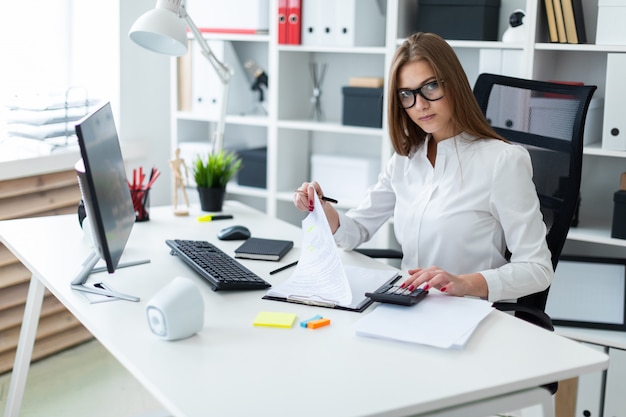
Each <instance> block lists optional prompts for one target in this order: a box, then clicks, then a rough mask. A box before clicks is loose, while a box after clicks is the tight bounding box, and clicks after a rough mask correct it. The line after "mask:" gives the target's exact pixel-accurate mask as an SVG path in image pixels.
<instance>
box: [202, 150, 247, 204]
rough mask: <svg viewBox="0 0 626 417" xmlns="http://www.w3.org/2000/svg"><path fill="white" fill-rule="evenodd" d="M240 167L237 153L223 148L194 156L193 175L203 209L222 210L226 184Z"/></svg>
mask: <svg viewBox="0 0 626 417" xmlns="http://www.w3.org/2000/svg"><path fill="white" fill-rule="evenodd" d="M240 169H241V159H240V158H239V157H238V156H237V154H235V153H233V152H228V151H225V150H223V149H222V150H220V151H219V152H216V153H209V154H208V155H207V156H206V157H204V158H203V157H202V156H201V155H198V156H197V157H196V161H195V163H194V164H193V175H194V179H195V180H196V185H197V186H198V193H199V196H200V208H201V209H202V210H203V211H222V206H223V203H224V195H225V194H226V184H227V183H228V181H230V180H231V179H232V178H233V177H234V176H235V174H237V172H238V171H239V170H240Z"/></svg>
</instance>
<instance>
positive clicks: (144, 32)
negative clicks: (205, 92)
mask: <svg viewBox="0 0 626 417" xmlns="http://www.w3.org/2000/svg"><path fill="white" fill-rule="evenodd" d="M185 22H186V23H187V25H188V26H189V29H190V30H191V32H192V33H193V35H194V37H195V39H196V41H198V43H199V44H200V48H201V49H202V55H204V56H205V57H206V59H207V60H208V61H209V62H210V63H211V66H212V67H213V69H214V70H215V72H216V73H217V75H218V77H219V79H220V81H221V82H222V87H223V88H222V102H221V108H220V117H219V120H218V122H217V128H216V130H215V134H214V137H213V153H217V152H219V151H220V150H221V149H222V148H223V147H224V125H225V123H226V108H227V103H228V85H229V83H230V79H231V78H232V76H233V71H232V69H231V68H230V67H229V66H228V65H226V64H225V63H223V62H221V61H220V60H219V59H217V57H216V56H215V54H213V51H211V48H210V47H209V45H208V44H207V42H206V40H205V39H204V37H203V36H202V33H200V30H199V29H198V27H197V26H196V25H195V24H194V23H193V20H191V17H189V14H188V13H187V9H186V8H185V1H184V0H157V2H156V6H155V7H154V9H152V10H150V11H148V12H146V13H144V14H143V15H142V16H141V17H139V19H137V21H136V22H135V23H134V24H133V26H132V27H131V28H130V32H129V34H128V35H129V36H130V39H131V40H133V41H134V42H135V43H137V44H138V45H140V46H142V47H144V48H146V49H149V50H150V51H153V52H158V53H160V54H165V55H171V56H181V55H184V54H185V53H187V30H186V27H185Z"/></svg>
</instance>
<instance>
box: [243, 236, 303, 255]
mask: <svg viewBox="0 0 626 417" xmlns="http://www.w3.org/2000/svg"><path fill="white" fill-rule="evenodd" d="M291 248H293V242H292V241H291V240H279V239H261V238H257V237H251V238H248V239H246V241H245V242H243V243H242V244H241V246H239V247H238V248H237V249H235V258H244V259H261V260H265V261H279V260H280V259H281V258H282V257H283V256H285V254H286V253H287V252H289V251H290V250H291Z"/></svg>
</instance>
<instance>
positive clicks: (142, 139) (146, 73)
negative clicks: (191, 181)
mask: <svg viewBox="0 0 626 417" xmlns="http://www.w3.org/2000/svg"><path fill="white" fill-rule="evenodd" d="M154 5H155V1H154V0H132V1H124V0H120V1H119V8H120V27H119V34H120V37H119V43H120V120H119V125H118V130H119V134H120V140H121V141H122V142H123V143H124V144H130V145H136V146H138V147H140V148H141V150H142V151H143V152H142V154H143V156H142V157H141V158H140V159H139V160H133V161H130V162H129V168H131V169H132V168H133V167H138V166H140V165H141V166H143V167H144V168H148V169H149V168H151V167H152V166H156V167H157V168H158V169H159V170H160V171H161V177H160V178H159V180H158V181H156V183H155V184H154V187H153V189H152V194H151V196H150V202H151V204H152V205H164V204H171V202H172V200H171V187H170V185H171V184H172V180H171V175H170V170H169V165H168V164H169V160H170V159H171V155H170V60H171V59H173V58H170V57H168V56H165V55H159V54H156V53H153V52H150V51H148V50H145V49H143V48H141V47H140V46H138V45H136V44H135V43H133V42H132V41H131V40H130V38H129V37H128V31H129V30H130V27H131V26H132V24H133V23H134V22H135V20H136V19H137V18H138V17H139V16H141V15H142V14H143V13H145V12H146V11H148V10H150V9H151V8H153V7H154Z"/></svg>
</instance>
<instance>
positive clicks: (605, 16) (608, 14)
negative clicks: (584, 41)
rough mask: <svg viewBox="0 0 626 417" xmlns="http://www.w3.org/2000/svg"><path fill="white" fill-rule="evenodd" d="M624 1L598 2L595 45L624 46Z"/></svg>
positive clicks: (625, 10)
mask: <svg viewBox="0 0 626 417" xmlns="http://www.w3.org/2000/svg"><path fill="white" fill-rule="evenodd" d="M624 22H626V0H598V26H597V29H596V45H624V44H626V25H624Z"/></svg>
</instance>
